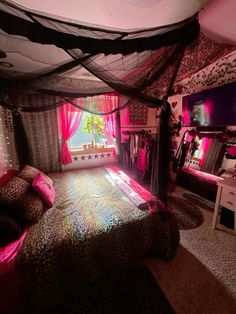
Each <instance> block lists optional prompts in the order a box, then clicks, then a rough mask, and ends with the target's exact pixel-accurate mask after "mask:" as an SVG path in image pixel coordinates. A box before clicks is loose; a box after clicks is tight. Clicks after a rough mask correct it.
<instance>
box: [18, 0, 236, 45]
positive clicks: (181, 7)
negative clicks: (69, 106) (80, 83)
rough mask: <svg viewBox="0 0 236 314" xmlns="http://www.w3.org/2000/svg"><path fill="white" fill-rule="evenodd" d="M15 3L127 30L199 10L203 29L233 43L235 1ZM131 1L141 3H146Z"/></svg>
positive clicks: (23, 0)
mask: <svg viewBox="0 0 236 314" xmlns="http://www.w3.org/2000/svg"><path fill="white" fill-rule="evenodd" d="M14 2H15V3H18V4H20V5H23V6H25V7H26V8H29V9H33V10H38V11H41V12H44V13H49V14H52V15H56V16H61V17H66V18H68V19H72V20H77V21H80V22H86V23H92V24H97V25H100V26H108V27H113V28H119V29H126V30H127V29H134V28H149V27H156V26H161V25H167V24H170V23H175V22H178V21H181V20H183V19H185V18H186V17H190V16H192V15H193V14H194V13H196V12H198V11H200V10H201V11H200V15H199V20H200V25H201V28H202V31H203V32H205V33H207V34H208V36H212V38H214V39H218V40H220V41H222V42H225V43H234V44H236V32H235V29H236V18H235V12H236V1H235V0H156V1H154V0H112V1H111V0H96V1H94V0H60V1H58V0H47V1H42V0H14ZM154 2H156V3H154ZM132 3H133V4H132ZM134 3H139V4H140V3H143V4H144V5H146V6H138V5H135V4H134ZM148 4H150V5H148Z"/></svg>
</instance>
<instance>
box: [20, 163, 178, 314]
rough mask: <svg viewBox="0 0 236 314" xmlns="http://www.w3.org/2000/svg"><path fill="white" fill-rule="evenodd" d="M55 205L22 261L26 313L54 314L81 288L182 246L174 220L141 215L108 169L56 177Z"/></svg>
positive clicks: (22, 253) (32, 236)
mask: <svg viewBox="0 0 236 314" xmlns="http://www.w3.org/2000/svg"><path fill="white" fill-rule="evenodd" d="M51 178H52V179H53V181H54V187H55V190H56V201H55V204H54V206H53V208H51V209H49V210H48V211H47V212H46V213H45V215H44V216H43V217H42V219H41V220H40V221H39V222H38V223H37V224H35V225H33V226H32V227H31V228H30V230H29V232H28V234H27V236H26V239H25V241H24V243H23V245H22V248H21V250H20V253H19V256H18V258H17V265H16V266H17V271H18V273H19V276H20V278H21V282H22V287H21V291H22V300H23V303H24V307H25V309H24V312H25V313H52V312H53V308H55V307H58V304H60V302H61V301H62V300H69V299H70V297H71V295H72V294H73V293H74V292H75V291H76V292H77V293H78V295H77V297H79V295H80V293H79V291H81V287H83V286H84V285H86V284H88V283H91V282H95V281H96V280H99V279H101V278H104V277H105V276H110V275H112V274H114V273H115V272H117V271H119V270H121V269H124V268H127V267H130V266H134V265H137V264H138V263H139V262H141V261H142V260H143V259H144V258H145V257H146V256H150V255H151V256H159V257H163V258H170V257H172V256H173V255H174V254H175V250H176V247H177V245H178V242H179V231H178V227H177V223H176V220H175V217H174V216H173V215H171V216H170V218H169V219H163V217H162V216H161V215H160V213H159V212H158V211H157V212H149V211H142V210H140V209H138V208H137V207H136V205H135V204H134V203H133V202H132V201H131V200H130V199H129V198H128V197H127V196H126V195H125V194H124V192H123V191H122V190H120V189H119V188H118V187H117V186H115V185H114V183H113V182H112V181H111V180H110V178H109V176H108V172H107V171H106V169H104V168H93V169H90V170H87V169H85V170H79V171H73V172H66V173H63V174H60V173H56V174H52V175H51Z"/></svg>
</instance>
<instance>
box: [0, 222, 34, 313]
mask: <svg viewBox="0 0 236 314" xmlns="http://www.w3.org/2000/svg"><path fill="white" fill-rule="evenodd" d="M28 231H29V228H26V229H25V231H24V233H23V234H22V236H21V237H20V238H19V239H17V240H16V241H14V242H12V243H10V244H8V245H5V246H2V247H0V313H8V314H10V313H20V309H19V290H18V284H19V279H18V276H17V273H16V271H15V262H16V258H17V255H18V253H19V251H20V248H21V246H22V244H23V241H24V239H25V237H26V235H27V233H28Z"/></svg>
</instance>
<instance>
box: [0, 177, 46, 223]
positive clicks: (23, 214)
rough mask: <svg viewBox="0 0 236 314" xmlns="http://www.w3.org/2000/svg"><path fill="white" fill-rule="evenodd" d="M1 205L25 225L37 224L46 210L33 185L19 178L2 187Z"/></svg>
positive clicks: (0, 190)
mask: <svg viewBox="0 0 236 314" xmlns="http://www.w3.org/2000/svg"><path fill="white" fill-rule="evenodd" d="M0 205H2V206H3V207H6V208H7V209H8V214H9V215H10V216H12V217H14V218H16V219H17V221H19V222H20V223H21V224H23V225H25V224H26V225H27V224H31V223H35V222H37V221H38V220H39V219H40V217H41V216H42V214H43V211H44V209H45V205H44V202H43V201H42V199H41V198H40V197H39V196H38V195H37V194H36V193H35V192H34V191H33V189H32V188H31V184H30V183H28V182H27V181H25V180H24V179H22V178H19V177H17V176H16V177H13V178H12V179H11V180H10V181H9V182H8V183H6V184H5V185H4V186H2V187H0Z"/></svg>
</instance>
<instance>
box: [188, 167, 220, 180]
mask: <svg viewBox="0 0 236 314" xmlns="http://www.w3.org/2000/svg"><path fill="white" fill-rule="evenodd" d="M182 171H185V172H188V173H192V174H194V175H195V176H197V177H199V178H202V179H205V180H207V181H210V182H212V183H215V184H217V182H219V181H221V180H223V178H221V177H217V176H215V175H213V174H210V173H206V172H203V171H199V170H196V169H192V168H187V167H183V168H182Z"/></svg>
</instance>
